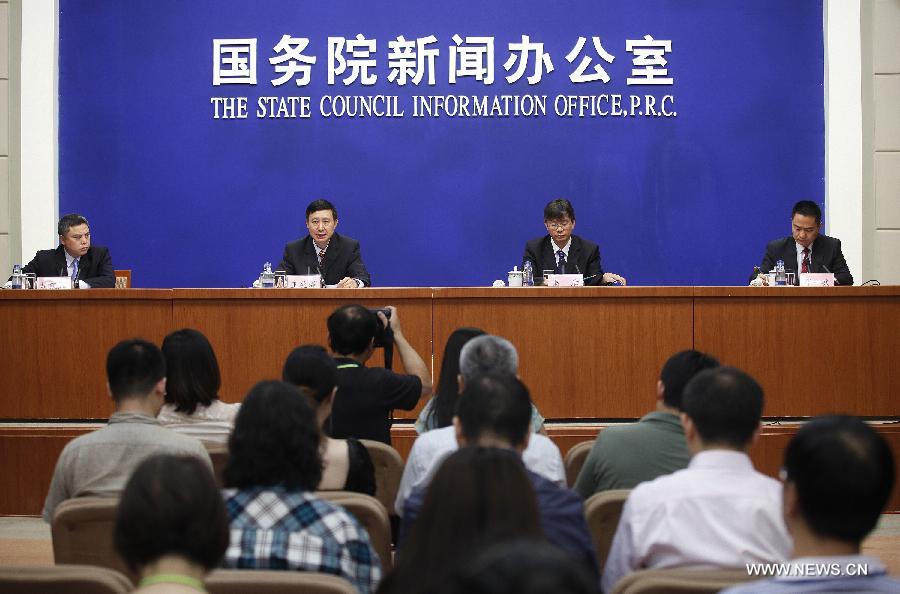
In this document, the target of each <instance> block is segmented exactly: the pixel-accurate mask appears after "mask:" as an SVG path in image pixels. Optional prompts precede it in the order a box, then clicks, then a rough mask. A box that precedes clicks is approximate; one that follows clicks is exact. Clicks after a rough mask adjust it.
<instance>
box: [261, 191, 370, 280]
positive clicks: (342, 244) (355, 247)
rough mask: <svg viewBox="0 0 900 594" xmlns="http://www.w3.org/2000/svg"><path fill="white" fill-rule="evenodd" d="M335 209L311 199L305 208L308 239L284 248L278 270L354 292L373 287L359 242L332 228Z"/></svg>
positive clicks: (334, 222)
mask: <svg viewBox="0 0 900 594" xmlns="http://www.w3.org/2000/svg"><path fill="white" fill-rule="evenodd" d="M337 224H338V215H337V210H336V209H335V208H334V205H333V204H332V203H331V202H329V201H327V200H314V201H312V202H310V204H309V206H307V207H306V228H307V229H308V230H309V236H308V237H304V238H303V239H298V240H297V241H292V242H291V243H289V244H287V245H286V246H284V255H283V256H282V257H281V264H279V265H278V268H279V269H281V270H284V271H285V272H287V273H288V274H315V273H317V272H318V273H319V274H321V275H322V278H323V279H324V280H325V284H326V285H334V286H336V287H337V288H339V289H355V288H358V287H360V288H361V287H368V286H371V285H372V281H371V278H370V277H369V273H368V271H366V265H365V264H363V261H362V257H361V256H360V255H359V242H358V241H356V240H355V239H351V238H350V237H347V236H345V235H341V234H340V233H335V231H334V229H335V227H337Z"/></svg>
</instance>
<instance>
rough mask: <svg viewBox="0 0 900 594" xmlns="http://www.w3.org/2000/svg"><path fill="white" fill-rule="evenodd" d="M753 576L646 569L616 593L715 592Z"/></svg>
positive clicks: (623, 582) (738, 571) (620, 585)
mask: <svg viewBox="0 0 900 594" xmlns="http://www.w3.org/2000/svg"><path fill="white" fill-rule="evenodd" d="M751 579H759V578H757V577H755V576H754V577H751V576H749V575H748V574H747V571H746V570H745V569H642V570H640V571H635V572H634V573H631V574H629V575H627V576H625V577H623V578H622V579H621V580H619V583H617V584H616V585H615V587H614V588H613V594H714V593H715V592H719V591H721V590H724V589H725V588H728V587H730V586H733V585H735V584H738V583H740V582H746V581H749V580H751Z"/></svg>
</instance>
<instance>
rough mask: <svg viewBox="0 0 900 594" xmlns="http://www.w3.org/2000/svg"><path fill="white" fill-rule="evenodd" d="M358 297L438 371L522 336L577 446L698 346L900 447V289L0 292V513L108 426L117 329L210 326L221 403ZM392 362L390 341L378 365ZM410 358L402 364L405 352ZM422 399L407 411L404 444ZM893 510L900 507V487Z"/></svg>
mask: <svg viewBox="0 0 900 594" xmlns="http://www.w3.org/2000/svg"><path fill="white" fill-rule="evenodd" d="M345 303H361V304H363V305H365V306H367V307H381V306H384V305H395V306H397V307H398V311H399V315H400V319H401V322H402V326H403V328H404V333H405V334H406V336H407V338H408V339H409V341H410V342H411V343H412V345H413V346H414V348H415V349H416V350H417V351H418V352H419V353H420V354H421V355H422V356H423V358H425V359H426V361H428V360H429V358H431V360H432V361H433V364H432V368H433V370H434V372H435V375H437V372H438V371H439V370H440V362H441V359H442V356H443V349H444V345H445V343H446V340H447V337H448V336H449V335H450V333H451V332H452V331H453V330H454V329H455V328H457V327H460V326H477V327H479V328H482V329H484V330H486V331H487V332H490V333H493V334H499V335H501V336H505V337H507V338H509V339H510V340H511V341H512V342H513V343H514V344H515V345H516V347H517V349H518V351H519V357H520V373H521V376H522V378H523V380H524V381H525V382H526V384H527V385H528V386H529V388H530V389H531V392H532V397H533V399H534V401H535V403H536V404H537V406H538V408H539V409H540V411H541V412H542V413H543V414H544V416H545V417H547V419H548V421H549V422H550V425H549V431H548V432H549V434H550V436H551V438H553V439H554V440H555V441H556V442H557V444H558V445H559V446H560V449H561V450H562V451H563V453H565V452H566V451H567V450H568V448H569V447H570V446H571V445H574V444H575V443H577V442H578V441H582V440H584V439H590V438H592V437H593V436H594V435H595V434H596V432H597V431H598V430H599V429H600V428H601V427H602V426H603V425H605V424H606V423H608V422H616V421H627V420H632V419H636V418H638V417H640V416H642V415H643V414H645V413H646V412H647V411H649V410H651V409H652V408H653V406H654V401H655V393H656V389H655V385H656V379H657V377H658V374H659V369H660V367H661V366H662V364H663V363H664V362H665V360H666V358H668V357H669V355H671V354H672V353H675V352H677V351H679V350H682V349H689V348H696V349H699V350H703V351H706V352H709V353H712V354H713V355H715V356H716V357H718V358H719V359H720V361H722V363H724V364H728V365H734V366H737V367H740V368H742V369H745V370H747V371H748V372H750V373H751V374H752V375H753V376H754V377H756V378H757V380H759V382H760V383H761V384H762V386H763V387H764V389H765V392H766V404H765V410H764V415H765V416H766V417H767V418H768V419H770V420H774V421H776V422H780V423H784V422H786V421H790V420H793V419H796V418H801V417H808V416H812V415H817V414H823V413H828V412H844V413H850V414H855V415H860V416H863V417H867V418H871V419H881V420H883V421H887V423H886V424H880V425H879V431H881V432H882V433H883V434H885V435H886V436H887V437H888V438H889V440H890V441H891V443H892V444H893V445H894V449H895V452H896V453H897V454H900V451H898V447H897V444H898V443H900V430H898V427H900V425H897V424H895V423H896V421H897V420H898V419H900V398H897V397H896V395H895V390H892V387H893V386H897V385H900V366H898V365H897V364H896V363H897V359H898V354H900V287H837V288H832V289H824V288H816V289H813V288H810V289H805V288H793V287H791V288H755V287H625V288H606V287H584V288H577V289H576V288H571V289H549V288H502V289H499V288H498V289H495V288H410V289H346V290H323V291H314V290H292V289H269V290H263V289H158V290H154V289H128V290H122V289H118V290H117V289H96V290H90V291H0V378H3V381H2V393H0V473H2V476H3V477H5V478H4V479H3V480H2V481H0V514H36V513H39V511H40V504H41V503H42V501H43V497H44V495H45V494H46V489H47V486H48V485H49V480H50V475H51V473H52V469H53V464H54V463H55V461H56V458H57V457H58V455H59V451H60V450H61V449H62V447H63V445H64V444H65V443H66V442H67V441H68V440H69V439H71V438H72V437H74V436H76V435H79V434H81V433H84V432H85V431H87V430H90V429H91V428H92V427H94V426H95V425H89V426H88V425H83V426H82V427H81V428H79V427H78V426H72V425H65V426H63V425H59V424H58V423H60V422H62V421H66V420H74V421H76V422H88V421H101V422H102V420H104V419H106V418H107V417H108V416H109V414H110V413H111V412H112V410H113V405H112V402H111V400H110V398H109V396H108V395H107V392H106V378H105V361H106V354H107V352H108V351H109V349H110V347H112V346H113V345H114V344H115V343H116V342H118V341H120V340H122V339H125V338H130V337H134V336H141V337H143V338H146V339H149V340H152V341H154V342H156V343H160V342H161V341H162V339H163V337H164V336H165V335H166V334H167V333H169V332H171V331H173V330H176V329H179V328H184V327H193V328H197V329H199V330H200V331H202V332H203V333H204V334H206V335H207V336H208V337H209V339H210V342H211V343H212V345H213V348H214V349H215V351H216V354H217V356H218V359H219V364H220V367H221V371H222V380H223V386H222V398H223V399H224V400H226V401H230V402H233V401H239V400H241V399H242V398H243V395H244V394H245V393H246V392H247V391H248V390H249V388H250V387H251V386H252V385H253V384H254V383H256V382H257V381H259V380H262V379H270V378H278V377H280V375H281V366H282V363H283V362H284V359H285V357H286V356H287V354H288V352H290V350H291V349H292V348H294V347H295V346H297V345H300V344H305V343H319V344H325V342H326V340H327V329H326V325H325V320H326V318H327V316H328V314H329V313H331V311H333V310H334V309H335V308H336V307H338V306H339V305H342V304H345ZM381 363H382V361H381V355H380V354H377V355H376V356H375V358H374V359H373V360H372V362H371V363H370V364H372V365H380V364H381ZM394 368H395V369H397V370H402V364H401V363H400V361H399V357H397V356H396V355H395V359H394ZM437 379H438V378H437V377H435V381H437ZM420 406H421V405H420ZM416 412H417V411H413V412H412V413H399V412H398V414H397V415H396V417H397V418H398V421H397V422H396V423H395V425H394V429H393V431H392V433H393V435H394V440H395V444H396V446H397V449H398V450H399V451H401V453H402V454H404V455H405V453H406V452H407V451H408V449H409V447H410V445H411V443H412V441H413V439H414V436H415V432H414V431H413V429H412V426H411V425H410V424H409V423H410V421H409V419H411V418H414V417H415V415H416ZM16 421H28V422H29V423H32V424H31V425H30V426H28V427H22V426H18V425H16V424H15V422H16ZM892 422H893V423H892ZM795 430H796V428H795V427H792V426H790V425H788V426H787V427H786V428H781V426H780V425H771V426H769V427H768V429H767V430H765V431H764V439H762V440H761V441H760V444H759V445H757V447H756V450H755V451H756V453H755V454H754V461H755V462H756V463H757V464H759V465H760V467H761V468H764V469H765V470H766V471H771V472H772V473H774V472H775V470H776V469H777V468H778V465H779V464H780V458H781V452H782V450H783V447H784V445H786V443H787V441H788V439H789V437H790V435H791V434H792V433H793V432H794V431H795ZM897 459H898V462H900V455H898V456H897ZM890 509H893V510H897V509H900V495H898V491H897V490H895V494H894V496H893V498H892V502H891V507H890Z"/></svg>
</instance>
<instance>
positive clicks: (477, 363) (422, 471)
mask: <svg viewBox="0 0 900 594" xmlns="http://www.w3.org/2000/svg"><path fill="white" fill-rule="evenodd" d="M518 364H519V356H518V353H517V352H516V348H515V347H514V346H513V345H512V343H511V342H509V341H508V340H506V339H505V338H502V337H500V336H493V335H491V334H484V335H482V336H478V337H476V338H473V339H472V340H470V341H469V342H467V343H466V344H465V346H464V347H463V349H462V351H461V352H460V354H459V372H460V373H459V379H458V383H459V391H460V393H462V392H463V390H464V389H465V386H466V384H467V383H469V382H471V381H472V380H474V379H475V378H476V377H479V376H481V375H484V374H487V373H508V374H510V375H516V373H517V372H518ZM458 448H459V444H458V443H457V441H456V433H455V431H454V428H453V425H449V426H447V427H442V428H441V429H432V430H431V431H428V432H427V433H423V434H422V435H420V436H419V437H418V438H417V439H416V441H415V443H414V444H413V447H412V450H411V451H410V453H409V458H408V459H407V461H406V466H404V468H403V477H402V478H401V480H400V488H399V489H398V490H397V499H396V501H395V503H394V509H395V510H396V511H397V514H398V515H401V516H402V515H403V508H404V503H405V502H406V498H407V497H409V494H410V493H411V492H412V491H413V489H415V488H417V487H423V488H424V486H425V485H427V484H428V482H429V481H430V480H431V473H432V472H433V471H434V469H435V468H436V467H437V466H439V465H440V462H442V461H443V460H444V458H446V457H447V456H449V455H450V454H452V453H453V452H455V451H456V450H457V449H458ZM522 461H523V462H524V463H525V466H526V467H527V468H528V469H529V470H531V471H532V472H534V473H537V474H539V475H541V476H542V477H544V478H545V479H547V480H549V481H551V482H553V483H556V484H557V485H559V486H561V487H565V486H566V471H565V466H564V465H563V460H562V455H560V453H559V448H558V447H556V444H554V443H553V442H552V441H550V439H549V438H548V437H547V436H545V435H541V434H539V433H536V434H534V435H533V436H531V439H530V440H528V446H527V448H526V449H525V452H524V453H523V454H522Z"/></svg>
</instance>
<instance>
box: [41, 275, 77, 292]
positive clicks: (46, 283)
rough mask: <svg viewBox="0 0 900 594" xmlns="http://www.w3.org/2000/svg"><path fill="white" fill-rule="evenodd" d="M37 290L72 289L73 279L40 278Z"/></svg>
mask: <svg viewBox="0 0 900 594" xmlns="http://www.w3.org/2000/svg"><path fill="white" fill-rule="evenodd" d="M34 288H35V289H71V288H72V279H71V278H69V277H68V276H39V277H37V281H36V282H35V285H34Z"/></svg>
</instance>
